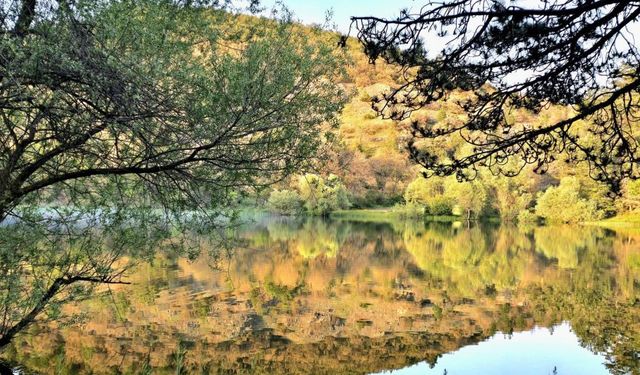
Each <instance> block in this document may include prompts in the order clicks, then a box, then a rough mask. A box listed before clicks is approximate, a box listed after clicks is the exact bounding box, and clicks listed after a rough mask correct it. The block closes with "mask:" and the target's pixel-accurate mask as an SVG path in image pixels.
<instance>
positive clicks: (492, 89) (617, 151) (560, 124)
mask: <svg viewBox="0 0 640 375" xmlns="http://www.w3.org/2000/svg"><path fill="white" fill-rule="evenodd" d="M639 16H640V2H638V1H612V0H589V1H581V0H553V1H545V2H541V3H540V4H539V6H537V7H524V6H520V5H516V4H514V5H504V4H502V3H501V2H497V1H489V0H481V1H475V0H459V1H445V2H431V3H429V4H428V5H425V6H424V7H422V8H421V9H420V11H419V12H416V13H415V14H414V13H411V12H409V11H403V12H402V13H401V15H400V16H399V17H397V18H396V19H380V18H376V17H353V18H352V22H353V25H354V26H355V28H356V29H357V33H358V39H359V40H360V41H361V43H362V44H363V46H364V48H365V52H366V53H367V55H368V56H369V57H370V59H371V60H372V61H375V60H377V59H379V58H382V59H384V60H386V61H387V62H391V63H394V64H398V65H399V66H400V67H402V69H403V71H404V73H405V75H404V76H405V78H406V82H405V83H404V84H402V85H400V86H399V87H397V88H395V89H394V90H392V91H390V92H388V93H386V94H385V95H383V96H382V97H379V98H374V101H373V106H374V109H376V110H377V111H378V113H379V114H382V115H383V116H385V117H389V118H393V119H398V120H402V119H406V118H408V117H410V114H411V112H412V111H415V110H417V109H420V108H423V107H425V106H427V105H429V104H430V103H433V102H435V101H438V100H441V99H447V98H448V97H449V96H450V93H451V92H452V91H453V90H464V91H467V92H470V93H471V94H470V95H469V96H468V97H467V98H465V99H463V100H460V101H459V105H460V106H461V108H462V109H463V110H464V112H465V113H466V118H465V119H464V121H462V122H461V123H457V122H456V123H454V124H448V125H442V124H433V123H429V122H424V121H415V120H414V121H412V122H411V128H412V135H413V138H412V140H411V141H410V142H409V150H410V153H411V157H412V158H413V159H414V160H415V161H417V162H418V163H419V164H421V165H422V166H424V167H425V168H426V175H427V176H429V175H439V176H443V175H451V174H456V175H457V176H458V178H459V179H469V178H473V177H474V176H475V174H476V173H477V168H478V167H486V168H488V169H489V170H491V172H492V173H494V174H502V175H506V176H513V175H515V174H517V173H519V172H520V171H521V170H522V169H523V168H524V167H525V166H526V165H534V166H535V168H536V170H537V171H538V172H540V173H544V172H545V171H546V170H547V168H548V166H549V164H550V163H552V162H554V161H556V160H559V159H565V160H566V161H568V162H571V163H580V162H585V163H587V164H588V165H589V175H590V176H591V177H592V178H594V179H596V180H599V181H604V182H607V183H609V184H610V186H611V187H612V188H613V189H614V190H616V189H618V188H619V186H620V182H621V181H622V180H624V179H626V178H634V179H635V178H638V177H640V173H639V172H638V168H637V165H638V162H639V161H640V155H639V150H638V134H637V127H636V126H635V123H636V122H637V121H638V116H639V115H640V95H639V94H640V71H639V70H638V65H639V62H640V61H639V57H640V55H639V53H638V45H637V43H636V42H635V40H634V38H633V31H632V30H631V28H632V27H633V24H634V22H636V21H637V20H638V19H639ZM435 41H438V42H440V41H442V42H444V48H443V49H442V51H441V52H439V51H433V52H434V53H431V52H429V51H428V48H429V47H430V45H429V43H430V42H435ZM436 44H437V43H436ZM437 52H439V54H438V53H437ZM436 55H437V56H436ZM556 105H559V106H570V107H571V111H569V113H567V115H566V116H564V117H562V118H559V119H558V118H554V119H550V120H546V121H542V123H540V124H531V123H528V122H519V121H514V120H513V119H512V118H511V117H512V115H513V114H514V113H515V112H516V111H518V110H528V111H531V112H533V113H535V114H540V113H542V112H544V111H545V110H548V109H549V108H551V107H554V106H556ZM442 137H445V138H446V137H459V138H461V139H462V140H463V141H465V142H467V143H468V144H469V145H470V147H469V148H468V150H467V152H465V153H462V154H458V155H451V154H447V155H442V154H438V153H437V152H434V151H432V150H429V149H428V147H427V148H425V147H422V146H423V145H424V144H423V143H424V142H423V141H424V140H427V143H428V141H430V140H434V139H437V138H442Z"/></svg>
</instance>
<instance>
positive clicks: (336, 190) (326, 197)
mask: <svg viewBox="0 0 640 375" xmlns="http://www.w3.org/2000/svg"><path fill="white" fill-rule="evenodd" d="M298 188H299V190H300V196H301V198H302V200H303V202H304V208H305V209H306V211H307V212H308V213H310V214H312V215H328V214H329V213H331V212H332V211H335V210H342V209H347V208H349V207H350V206H351V203H350V202H349V199H348V197H347V189H346V188H345V187H344V185H343V184H342V182H341V181H340V179H339V178H338V177H337V176H335V175H329V177H327V180H326V181H325V180H324V179H323V178H322V177H320V176H318V175H315V174H306V175H304V176H302V177H300V180H299V183H298Z"/></svg>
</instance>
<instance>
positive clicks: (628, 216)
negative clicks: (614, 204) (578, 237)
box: [583, 212, 640, 234]
mask: <svg viewBox="0 0 640 375" xmlns="http://www.w3.org/2000/svg"><path fill="white" fill-rule="evenodd" d="M583 224H584V225H595V226H599V227H603V228H610V229H614V230H624V231H625V232H632V233H633V234H637V233H640V213H638V212H632V213H625V214H622V215H617V216H614V217H610V218H608V219H603V220H598V221H589V222H585V223H583ZM629 234H631V233H629Z"/></svg>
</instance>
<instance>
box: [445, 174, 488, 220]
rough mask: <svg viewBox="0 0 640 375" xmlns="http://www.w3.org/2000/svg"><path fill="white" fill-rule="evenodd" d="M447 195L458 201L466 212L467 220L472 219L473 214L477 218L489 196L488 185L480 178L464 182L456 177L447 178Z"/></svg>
mask: <svg viewBox="0 0 640 375" xmlns="http://www.w3.org/2000/svg"><path fill="white" fill-rule="evenodd" d="M446 195H447V196H449V197H450V199H451V200H453V201H454V202H456V204H457V205H458V206H459V207H460V209H461V210H462V212H463V213H464V214H465V216H466V219H467V221H469V220H471V215H472V214H473V215H475V216H476V218H477V217H478V216H480V215H481V214H482V211H483V210H484V209H485V208H486V206H487V203H488V198H489V195H488V193H487V187H486V186H485V185H484V183H483V181H481V180H479V179H478V180H474V181H467V182H462V183H461V182H458V181H456V180H455V179H447V180H446Z"/></svg>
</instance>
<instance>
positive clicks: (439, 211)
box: [404, 177, 454, 215]
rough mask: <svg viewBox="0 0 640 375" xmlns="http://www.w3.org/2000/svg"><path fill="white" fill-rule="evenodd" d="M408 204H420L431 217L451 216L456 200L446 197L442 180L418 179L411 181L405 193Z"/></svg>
mask: <svg viewBox="0 0 640 375" xmlns="http://www.w3.org/2000/svg"><path fill="white" fill-rule="evenodd" d="M404 200H405V201H406V202H407V204H419V205H422V206H424V207H425V208H426V213H427V214H430V215H451V210H452V208H453V204H454V200H453V199H451V197H448V196H446V195H445V186H444V181H443V180H442V179H437V178H434V179H424V178H422V177H418V178H416V179H415V180H413V181H411V182H410V183H409V185H407V188H406V189H405V192H404Z"/></svg>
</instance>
